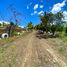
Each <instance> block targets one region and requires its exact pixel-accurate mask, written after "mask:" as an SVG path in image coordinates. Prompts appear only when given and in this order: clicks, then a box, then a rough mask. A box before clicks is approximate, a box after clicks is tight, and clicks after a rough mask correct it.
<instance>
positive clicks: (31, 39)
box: [0, 32, 67, 67]
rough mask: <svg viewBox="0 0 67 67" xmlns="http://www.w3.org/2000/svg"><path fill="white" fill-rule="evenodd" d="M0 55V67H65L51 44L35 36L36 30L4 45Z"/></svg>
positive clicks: (66, 65) (66, 66)
mask: <svg viewBox="0 0 67 67" xmlns="http://www.w3.org/2000/svg"><path fill="white" fill-rule="evenodd" d="M0 57H1V58H0V59H1V60H0V67H67V64H66V63H65V61H64V60H62V59H61V58H60V55H59V54H58V53H57V52H56V51H55V50H54V49H53V48H52V47H51V44H48V43H47V41H46V40H45V39H39V38H38V37H36V32H32V33H31V34H29V35H27V36H25V37H24V38H19V39H17V40H16V41H15V42H13V43H11V44H10V46H5V47H4V51H3V53H2V55H0ZM2 58H3V59H2Z"/></svg>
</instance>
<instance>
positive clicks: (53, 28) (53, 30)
mask: <svg viewBox="0 0 67 67" xmlns="http://www.w3.org/2000/svg"><path fill="white" fill-rule="evenodd" d="M56 29H57V27H56V25H52V26H51V32H52V33H53V36H54V35H55V32H56Z"/></svg>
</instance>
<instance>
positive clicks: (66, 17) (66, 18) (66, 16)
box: [63, 11, 67, 22]
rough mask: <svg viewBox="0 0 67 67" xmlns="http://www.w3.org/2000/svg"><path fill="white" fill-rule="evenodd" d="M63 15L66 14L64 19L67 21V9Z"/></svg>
mask: <svg viewBox="0 0 67 67" xmlns="http://www.w3.org/2000/svg"><path fill="white" fill-rule="evenodd" d="M63 16H64V19H63V21H66V22H67V11H64V12H63Z"/></svg>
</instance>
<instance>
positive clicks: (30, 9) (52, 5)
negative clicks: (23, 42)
mask: <svg viewBox="0 0 67 67" xmlns="http://www.w3.org/2000/svg"><path fill="white" fill-rule="evenodd" d="M11 4H12V5H13V6H14V7H15V8H16V10H17V11H18V12H20V13H22V17H21V22H20V23H19V24H20V25H21V26H26V24H27V23H28V22H29V21H32V22H33V24H34V25H35V24H38V23H40V19H39V15H42V14H43V13H44V11H47V12H52V13H57V12H59V11H63V14H64V16H65V20H66V21H67V1H66V0H0V20H6V21H7V20H8V19H9V18H10V17H11V12H10V10H9V9H8V7H9V5H11Z"/></svg>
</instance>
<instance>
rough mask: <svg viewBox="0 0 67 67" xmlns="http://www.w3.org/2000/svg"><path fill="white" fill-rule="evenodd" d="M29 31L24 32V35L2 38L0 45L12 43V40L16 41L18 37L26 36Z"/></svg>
mask: <svg viewBox="0 0 67 67" xmlns="http://www.w3.org/2000/svg"><path fill="white" fill-rule="evenodd" d="M28 33H29V32H25V33H23V34H22V35H19V36H13V37H9V38H5V39H1V40H0V47H1V46H3V45H4V44H7V43H11V42H13V41H15V40H16V39H18V38H21V37H24V36H26V35H27V34H28Z"/></svg>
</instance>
